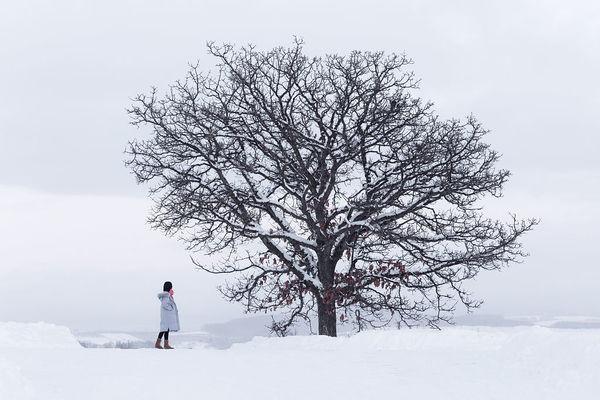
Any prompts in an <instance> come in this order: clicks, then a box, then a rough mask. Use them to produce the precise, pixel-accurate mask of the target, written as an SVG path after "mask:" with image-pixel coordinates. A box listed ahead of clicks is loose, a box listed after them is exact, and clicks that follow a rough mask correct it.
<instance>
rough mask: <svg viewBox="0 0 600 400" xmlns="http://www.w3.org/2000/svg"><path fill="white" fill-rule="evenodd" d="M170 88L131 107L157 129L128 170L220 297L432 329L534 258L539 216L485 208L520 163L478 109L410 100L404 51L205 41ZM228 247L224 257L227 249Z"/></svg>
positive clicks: (261, 307) (324, 329) (160, 222)
mask: <svg viewBox="0 0 600 400" xmlns="http://www.w3.org/2000/svg"><path fill="white" fill-rule="evenodd" d="M208 51H209V53H210V54H211V55H212V56H214V57H216V60H217V61H218V62H217V68H216V70H215V71H213V72H212V73H203V72H201V71H200V70H199V68H198V67H197V66H192V67H191V68H190V70H189V71H188V74H187V76H186V77H185V79H183V80H181V81H178V82H176V83H175V84H173V85H172V86H171V88H170V90H169V91H168V93H167V94H165V95H159V94H158V92H157V90H156V89H153V90H152V91H151V92H150V93H149V94H142V95H138V96H137V97H136V99H135V101H134V104H133V105H132V107H131V108H130V110H129V113H130V115H131V118H132V122H133V124H135V125H138V126H141V127H143V128H147V129H148V133H149V135H148V136H147V137H145V138H140V139H136V140H133V141H132V142H131V143H130V146H129V148H128V150H127V153H128V161H127V163H128V165H129V167H130V168H131V169H132V171H133V172H134V174H135V176H136V177H137V179H138V181H139V182H142V183H147V184H148V185H149V188H150V193H151V196H152V198H153V199H154V200H155V207H154V209H153V211H152V214H151V217H150V221H151V223H152V225H153V226H154V227H155V228H157V229H161V230H163V231H164V232H166V233H167V234H170V235H178V236H180V237H182V238H183V239H184V240H185V241H186V243H187V245H188V248H189V249H190V250H191V251H193V252H195V251H202V252H206V253H209V254H214V255H215V262H214V263H211V264H209V265H205V264H200V263H197V264H198V266H199V267H201V268H203V269H204V270H207V271H210V272H213V273H231V274H234V275H233V279H232V280H230V281H229V284H228V285H226V286H224V287H222V288H221V291H222V292H223V294H224V295H225V296H226V297H227V298H228V299H230V300H233V301H239V302H242V303H243V304H244V305H245V307H246V309H247V311H250V312H256V311H268V312H273V311H278V312H280V313H281V315H282V319H281V320H278V321H276V322H274V324H273V329H274V330H275V331H276V332H277V333H279V334H285V332H286V331H287V330H288V329H289V327H290V326H291V325H292V324H293V323H294V322H295V321H297V320H298V319H309V318H311V317H313V316H317V317H318V331H319V333H320V334H325V335H332V336H335V335H336V332H337V321H338V319H339V320H340V321H342V322H346V321H350V322H354V323H357V324H359V326H361V327H362V326H364V325H365V324H369V325H372V326H381V325H386V324H388V323H390V322H394V323H401V324H402V323H403V324H407V325H412V324H415V323H423V322H425V323H428V324H430V325H436V324H438V323H439V322H440V321H447V320H450V319H451V317H452V313H453V311H454V310H455V307H456V305H457V304H463V305H464V306H466V307H467V308H473V307H477V306H478V305H479V304H480V302H479V301H478V300H477V299H474V298H472V297H471V295H470V294H469V293H468V291H467V290H466V289H465V288H464V285H463V283H464V282H465V281H467V280H469V279H471V278H473V277H475V276H476V275H477V274H478V273H479V272H480V271H481V270H491V269H500V268H502V267H503V266H506V265H507V264H509V263H510V262H515V261H520V260H521V259H522V257H524V256H525V255H526V254H525V252H524V250H523V248H522V245H521V243H520V241H519V239H520V237H521V235H522V234H523V233H525V232H527V231H529V230H530V229H531V228H532V227H533V226H534V225H535V224H536V223H537V221H536V220H534V219H529V220H519V219H517V218H516V217H515V216H511V217H510V218H508V220H507V221H499V220H495V219H492V218H488V217H486V216H485V214H484V210H483V208H482V206H481V199H482V198H483V197H485V196H489V197H499V196H501V194H502V192H501V190H502V187H503V185H504V183H505V182H506V181H507V179H508V177H509V172H508V171H506V170H503V169H498V168H497V166H496V165H497V162H498V160H499V155H498V153H497V152H496V151H494V150H493V149H491V148H490V146H489V145H488V144H487V143H485V141H484V139H485V136H486V135H487V134H488V132H487V130H485V129H484V128H483V127H482V126H481V124H480V123H479V122H478V121H477V120H476V119H475V118H474V117H472V116H469V117H467V118H464V119H449V120H446V119H441V118H439V117H438V115H437V114H436V113H435V111H434V109H433V106H432V104H431V103H426V102H423V101H422V100H421V99H419V97H417V96H416V94H415V93H416V89H417V81H416V79H415V77H414V74H413V72H412V71H411V70H409V69H408V68H409V66H410V64H411V61H410V60H409V59H408V58H407V57H406V56H404V55H397V54H390V55H386V54H384V53H382V52H362V51H354V52H352V53H350V54H348V55H346V56H340V55H326V56H323V57H309V56H307V55H306V54H305V53H304V51H303V44H302V43H301V42H295V43H294V44H293V45H292V46H291V47H288V48H286V47H278V48H275V49H272V50H270V51H259V50H257V49H256V48H254V47H253V46H247V47H242V48H237V47H234V46H231V45H215V44H209V45H208ZM217 255H218V257H217Z"/></svg>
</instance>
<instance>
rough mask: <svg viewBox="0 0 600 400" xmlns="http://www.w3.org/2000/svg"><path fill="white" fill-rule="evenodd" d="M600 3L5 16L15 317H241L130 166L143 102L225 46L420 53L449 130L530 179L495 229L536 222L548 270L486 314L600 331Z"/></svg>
mask: <svg viewBox="0 0 600 400" xmlns="http://www.w3.org/2000/svg"><path fill="white" fill-rule="evenodd" d="M599 4H600V3H598V2H596V1H569V2H564V1H544V2H539V1H507V0H502V1H485V2H482V1H475V0H473V1H443V0H441V1H374V0H371V1H349V0H344V1H326V0H319V1H312V0H311V1H289V2H286V1H281V0H278V1H275V0H273V1H250V0H240V1H226V0H221V1H173V0H170V1H124V0H119V1H107V0H105V1H102V2H92V1H0V284H1V286H2V297H3V301H1V302H0V320H18V321H36V320H45V321H49V322H56V323H60V324H66V325H68V326H71V327H72V328H75V329H99V330H102V329H120V330H126V329H129V330H132V329H141V330H152V329H154V328H155V327H156V325H157V317H158V315H157V313H158V310H157V301H156V300H155V297H154V296H155V294H156V293H157V292H158V291H159V290H160V289H161V284H162V281H164V280H166V279H170V280H172V281H173V282H174V285H175V291H176V299H177V301H178V304H179V306H180V309H181V319H182V325H183V328H184V329H187V330H189V329H197V328H199V327H200V326H201V325H202V324H203V323H205V322H211V321H223V320H227V319H230V318H234V317H237V316H239V315H241V308H240V307H239V306H237V305H232V304H227V303H225V302H224V301H223V300H222V299H221V298H220V296H219V295H218V293H217V292H216V291H215V289H214V286H215V284H216V283H217V281H216V278H214V277H213V276H210V275H208V274H206V273H202V272H197V271H195V270H194V268H193V265H192V264H191V263H190V262H189V258H188V255H187V254H186V252H185V251H184V249H183V247H182V245H181V243H178V242H177V241H176V240H174V239H168V238H165V237H163V236H162V235H161V234H160V233H158V232H152V231H150V230H149V228H148V227H147V226H146V225H145V218H146V215H147V211H148V207H149V202H148V200H147V199H146V192H145V189H144V188H143V187H138V186H136V184H135V182H134V179H133V177H132V176H131V175H129V172H128V171H127V169H126V168H125V167H124V166H123V158H124V157H123V149H124V148H125V146H126V143H127V140H128V139H130V138H132V137H134V136H135V135H137V134H140V132H138V131H137V130H136V129H135V128H133V127H131V126H129V125H128V117H127V115H126V113H125V108H126V107H127V106H128V105H129V103H130V100H129V99H130V98H131V97H133V96H134V95H135V94H137V93H138V92H142V91H146V90H147V89H148V88H149V87H150V86H152V85H155V86H157V87H158V88H159V89H166V88H167V85H168V84H169V83H171V82H173V81H174V80H176V79H178V78H180V77H183V75H184V74H185V72H186V69H187V64H188V63H189V62H195V61H199V63H200V65H201V66H202V67H203V68H204V69H208V68H211V67H212V66H213V62H214V61H213V60H212V59H211V58H209V56H208V55H207V54H206V51H205V47H204V44H205V42H206V41H208V40H215V41H218V42H221V41H228V42H233V43H238V44H244V43H248V42H252V43H255V44H257V45H258V46H259V47H260V48H263V49H266V48H271V47H273V46H276V45H287V44H289V43H290V42H291V39H292V36H293V35H297V36H300V37H303V38H304V40H305V41H306V44H307V45H306V49H307V52H308V53H310V54H313V55H318V54H324V53H326V52H338V53H346V52H348V51H350V50H353V49H363V50H386V51H395V52H403V51H404V52H406V53H407V54H408V55H409V56H410V57H412V58H413V59H414V60H415V64H414V70H415V71H416V73H417V75H418V76H419V77H420V78H422V84H421V87H422V90H421V95H422V96H423V97H424V98H426V99H430V100H433V101H434V102H435V103H436V108H437V109H438V111H439V112H440V113H441V114H442V115H443V116H446V117H448V116H457V117H458V116H465V115H467V114H469V113H473V114H474V115H476V116H477V117H478V118H479V119H480V120H481V121H482V122H483V123H484V125H485V126H486V127H487V128H488V129H491V130H492V134H491V135H490V136H489V137H488V140H489V141H490V142H491V143H492V144H493V146H494V147H495V148H496V149H497V150H499V151H500V152H501V153H502V154H503V155H504V156H503V159H502V161H501V166H502V167H505V168H508V169H510V170H512V172H513V174H514V175H513V178H512V180H511V182H510V183H509V184H508V185H507V186H506V189H505V194H506V196H505V198H504V199H502V200H501V201H497V202H494V203H493V207H492V208H491V209H490V212H492V213H494V214H499V215H505V212H507V211H513V212H516V213H517V214H518V215H520V216H535V217H539V218H541V219H542V224H541V225H540V226H539V227H538V228H537V229H536V230H535V231H534V232H533V233H532V234H530V235H528V236H527V237H526V238H525V242H526V245H527V248H528V249H529V250H530V252H531V257H530V258H529V259H528V260H527V261H526V262H525V263H524V264H522V265H517V266H514V267H513V268H511V269H509V270H507V271H505V272H502V273H487V274H482V275H481V276H480V278H479V279H478V280H477V281H476V282H474V283H473V284H472V285H471V287H472V289H473V290H474V291H475V293H476V294H478V295H479V296H480V297H482V298H484V299H485V300H486V303H485V305H484V307H483V308H482V309H481V310H480V313H498V314H503V315H523V314H546V315H552V314H588V315H600V299H599V298H598V288H599V284H598V283H599V282H600V269H599V268H598V262H597V238H598V234H597V227H598V225H599V223H600V211H599V208H598V202H599V201H600V189H599V184H600V163H599V162H598V160H599V157H598V150H599V144H600V139H599V137H598V134H599V128H600V122H599V118H598V112H599V109H600V78H599V77H598V74H599V71H600V65H599V62H600V5H599Z"/></svg>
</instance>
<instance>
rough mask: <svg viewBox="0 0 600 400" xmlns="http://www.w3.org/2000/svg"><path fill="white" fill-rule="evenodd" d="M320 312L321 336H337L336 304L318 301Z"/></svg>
mask: <svg viewBox="0 0 600 400" xmlns="http://www.w3.org/2000/svg"><path fill="white" fill-rule="evenodd" d="M318 310H319V335H327V336H337V318H336V313H335V303H333V302H330V303H325V302H323V300H319V301H318Z"/></svg>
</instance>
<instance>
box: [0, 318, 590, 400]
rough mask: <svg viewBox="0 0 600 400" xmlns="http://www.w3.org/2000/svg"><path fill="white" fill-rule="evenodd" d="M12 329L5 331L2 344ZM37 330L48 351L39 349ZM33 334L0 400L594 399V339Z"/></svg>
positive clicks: (441, 334) (0, 363) (490, 331)
mask: <svg viewBox="0 0 600 400" xmlns="http://www.w3.org/2000/svg"><path fill="white" fill-rule="evenodd" d="M15 326H16V325H14V324H13V325H10V324H8V325H7V324H2V325H0V337H4V338H6V337H8V335H7V334H6V332H4V331H7V330H8V331H13V332H14V331H15ZM44 326H45V327H46V328H47V329H48V337H49V338H50V337H52V338H53V339H52V340H50V339H48V341H47V343H48V345H47V346H45V347H40V346H39V339H40V338H43V336H44V334H43V332H41V330H42V328H43V327H44ZM7 327H8V328H7ZM26 328H27V329H30V328H31V327H26ZM37 328H40V329H38V331H37V336H35V337H34V336H32V338H33V339H32V340H33V341H34V342H33V344H36V345H26V343H24V342H25V340H23V341H21V342H20V343H19V344H18V345H15V346H13V347H10V343H8V344H7V343H6V342H3V347H2V348H1V349H0V399H9V398H10V399H14V400H21V399H44V400H54V399H55V400H58V399H61V400H75V399H82V398H85V399H108V398H110V399H144V400H146V399H165V398H178V399H191V398H203V399H211V400H218V399H261V400H266V399H285V400H287V399H290V400H294V399H307V398H310V399H344V400H347V399H388V398H415V399H416V398H418V399H425V400H427V399H440V398H443V399H444V400H447V399H461V400H464V399H475V400H480V399H502V400H506V399H527V400H532V399H545V400H552V399H577V400H579V399H596V398H597V396H598V393H599V392H598V391H599V390H600V331H598V330H572V329H552V328H547V327H537V326H531V327H529V326H525V327H507V328H489V327H486V328H477V327H469V328H465V327H463V328H447V329H444V330H443V331H433V330H425V329H415V330H401V331H397V330H390V331H376V332H373V331H371V332H364V333H361V334H358V335H355V336H351V337H342V338H327V337H315V336H313V337H288V338H255V339H254V340H253V341H251V342H248V343H243V344H235V345H233V346H232V347H231V348H229V349H227V350H217V349H210V348H198V349H177V350H173V351H165V350H155V349H139V350H120V349H101V348H97V349H86V348H83V347H79V346H65V343H72V341H73V340H75V339H74V338H73V337H72V335H71V337H70V338H67V337H66V336H65V337H63V338H62V339H60V340H59V338H58V337H57V336H58V335H57V333H58V332H62V333H65V332H68V330H66V331H65V330H64V329H57V327H54V326H52V325H40V326H38V327H37ZM2 330H4V331H2ZM17 331H18V329H17ZM174 337H176V336H175V335H174ZM51 342H52V343H55V345H50V343H51ZM175 343H176V342H175Z"/></svg>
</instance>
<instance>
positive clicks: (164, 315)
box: [154, 281, 179, 349]
mask: <svg viewBox="0 0 600 400" xmlns="http://www.w3.org/2000/svg"><path fill="white" fill-rule="evenodd" d="M158 299H159V300H160V332H159V333H158V338H157V339H156V344H155V345H154V347H156V348H157V349H172V348H173V347H171V346H170V345H169V332H177V331H178V330H179V311H177V304H175V300H173V284H172V283H171V282H169V281H167V282H165V283H164V285H163V291H162V292H161V293H159V294H158ZM163 336H164V338H165V346H164V347H163V346H161V345H160V341H161V340H162V338H163Z"/></svg>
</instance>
